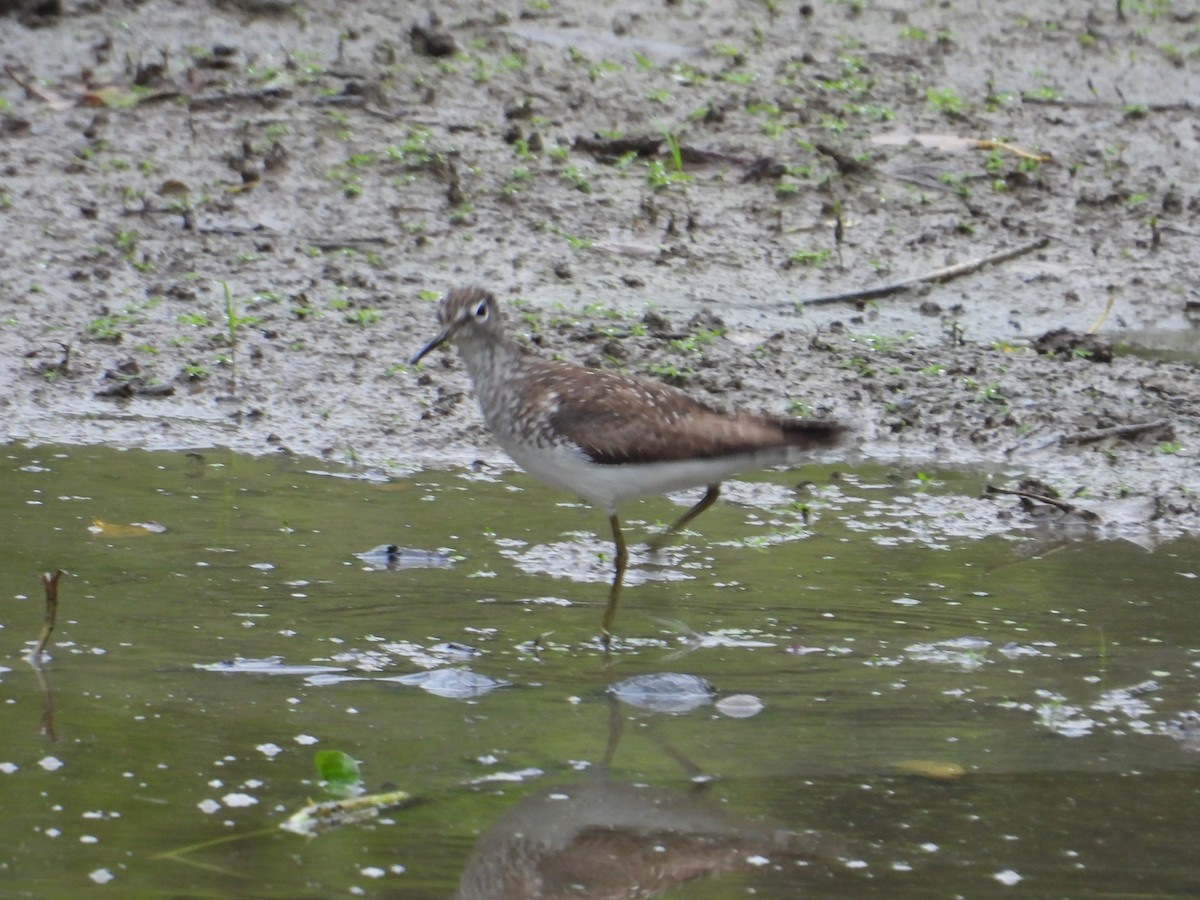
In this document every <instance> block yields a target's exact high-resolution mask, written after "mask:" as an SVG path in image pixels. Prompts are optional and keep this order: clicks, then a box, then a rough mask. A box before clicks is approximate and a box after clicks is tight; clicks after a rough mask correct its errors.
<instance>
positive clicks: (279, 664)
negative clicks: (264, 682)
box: [192, 656, 346, 675]
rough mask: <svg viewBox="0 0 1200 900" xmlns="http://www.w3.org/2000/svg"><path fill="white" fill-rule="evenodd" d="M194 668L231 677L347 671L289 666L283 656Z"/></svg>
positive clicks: (227, 661)
mask: <svg viewBox="0 0 1200 900" xmlns="http://www.w3.org/2000/svg"><path fill="white" fill-rule="evenodd" d="M192 668H194V669H200V670H201V671H202V672H224V673H226V674H231V675H318V674H325V673H329V672H344V671H346V670H345V669H343V668H340V667H339V666H318V665H313V664H303V663H301V664H299V665H297V664H295V663H292V664H288V663H285V662H284V661H283V657H282V656H268V657H266V658H265V659H243V658H241V657H236V658H234V659H223V660H221V661H220V662H214V663H195V664H194V665H193V666H192Z"/></svg>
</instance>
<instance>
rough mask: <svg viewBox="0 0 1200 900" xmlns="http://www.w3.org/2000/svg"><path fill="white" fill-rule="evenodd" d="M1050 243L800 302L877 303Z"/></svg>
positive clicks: (1035, 243) (1045, 238)
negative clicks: (917, 287)
mask: <svg viewBox="0 0 1200 900" xmlns="http://www.w3.org/2000/svg"><path fill="white" fill-rule="evenodd" d="M1049 243H1050V238H1049V236H1047V235H1042V236H1041V237H1040V238H1038V239H1037V240H1036V241H1030V242H1029V243H1027V244H1021V245H1020V246H1018V247H1014V248H1012V249H1011V250H1004V251H1002V252H1000V253H994V254H992V255H991V256H984V257H981V258H980V259H973V260H970V261H968V262H965V263H958V264H957V265H953V266H946V267H945V268H942V269H935V270H934V271H932V272H929V273H928V274H925V275H920V276H918V277H916V278H908V279H906V280H904V281H897V282H894V283H892V284H883V285H879V286H877V287H871V288H862V289H860V290H857V291H849V292H847V293H844V294H830V295H828V296H825V297H809V298H808V299H806V300H800V301H798V305H799V306H824V305H826V304H829V303H861V302H863V301H866V300H876V299H878V298H880V297H888V296H891V295H892V294H902V293H904V292H905V291H907V290H908V289H909V288H911V287H915V286H916V285H918V284H931V283H936V284H943V283H945V282H947V281H952V280H954V279H955V278H961V277H962V276H964V275H970V274H972V273H974V272H978V271H979V270H980V269H982V268H985V267H986V266H994V265H998V264H999V263H1003V262H1008V261H1009V260H1010V259H1016V258H1017V257H1018V256H1024V255H1025V254H1026V253H1032V252H1034V251H1035V250H1041V249H1042V248H1043V247H1045V246H1046V245H1047V244H1049Z"/></svg>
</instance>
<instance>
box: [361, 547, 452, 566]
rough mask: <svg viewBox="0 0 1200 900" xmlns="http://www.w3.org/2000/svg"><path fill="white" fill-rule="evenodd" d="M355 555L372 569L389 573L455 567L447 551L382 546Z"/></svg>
mask: <svg viewBox="0 0 1200 900" xmlns="http://www.w3.org/2000/svg"><path fill="white" fill-rule="evenodd" d="M354 555H355V556H356V557H358V558H359V559H361V560H362V561H363V562H365V563H366V564H367V565H368V566H370V567H371V568H372V569H378V570H380V571H387V572H395V571H398V570H400V569H448V568H450V567H451V566H452V565H454V557H452V556H451V555H450V554H449V553H447V552H446V551H445V550H413V549H410V548H408V547H400V546H398V545H396V544H380V545H379V546H378V547H372V548H371V549H370V550H366V551H364V552H362V553H355V554H354Z"/></svg>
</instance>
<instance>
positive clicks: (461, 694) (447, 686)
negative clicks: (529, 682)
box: [374, 668, 512, 700]
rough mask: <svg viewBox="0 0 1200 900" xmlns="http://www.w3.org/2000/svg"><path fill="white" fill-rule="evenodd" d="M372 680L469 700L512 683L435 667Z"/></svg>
mask: <svg viewBox="0 0 1200 900" xmlns="http://www.w3.org/2000/svg"><path fill="white" fill-rule="evenodd" d="M374 680H376V681H391V682H394V683H396V684H404V685H410V686H412V687H419V688H420V689H421V690H423V691H428V692H429V693H431V694H436V695H437V696H439V697H445V698H446V699H448V700H470V699H473V698H475V697H482V696H483V695H484V694H490V693H491V692H492V691H494V690H496V688H502V687H510V686H511V685H512V682H511V681H502V680H500V679H498V678H490V677H489V676H487V675H480V674H479V673H478V672H472V671H471V670H470V669H465V668H447V669H435V670H434V671H432V672H414V673H413V674H411V675H399V676H397V677H395V678H378V679H374Z"/></svg>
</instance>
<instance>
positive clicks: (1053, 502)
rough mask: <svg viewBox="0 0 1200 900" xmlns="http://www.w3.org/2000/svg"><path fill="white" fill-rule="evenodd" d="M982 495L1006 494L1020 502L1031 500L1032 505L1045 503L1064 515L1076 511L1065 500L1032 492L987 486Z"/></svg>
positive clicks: (1075, 507) (1074, 507) (1073, 505)
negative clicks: (1017, 498)
mask: <svg viewBox="0 0 1200 900" xmlns="http://www.w3.org/2000/svg"><path fill="white" fill-rule="evenodd" d="M984 493H987V494H1006V495H1008V496H1010V497H1020V498H1021V499H1022V500H1031V501H1033V502H1034V503H1045V504H1046V505H1047V506H1053V507H1054V508H1055V509H1060V510H1062V511H1063V512H1065V513H1073V512H1075V511H1076V510H1077V509H1078V507H1077V506H1075V504H1074V503H1068V502H1067V501H1066V500H1059V499H1058V498H1057V497H1047V496H1046V495H1045V494H1035V493H1034V492H1033V491H1022V490H1018V489H1015V488H1000V487H996V486H995V485H991V484H989V485H988V486H987V487H986V488H984Z"/></svg>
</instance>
